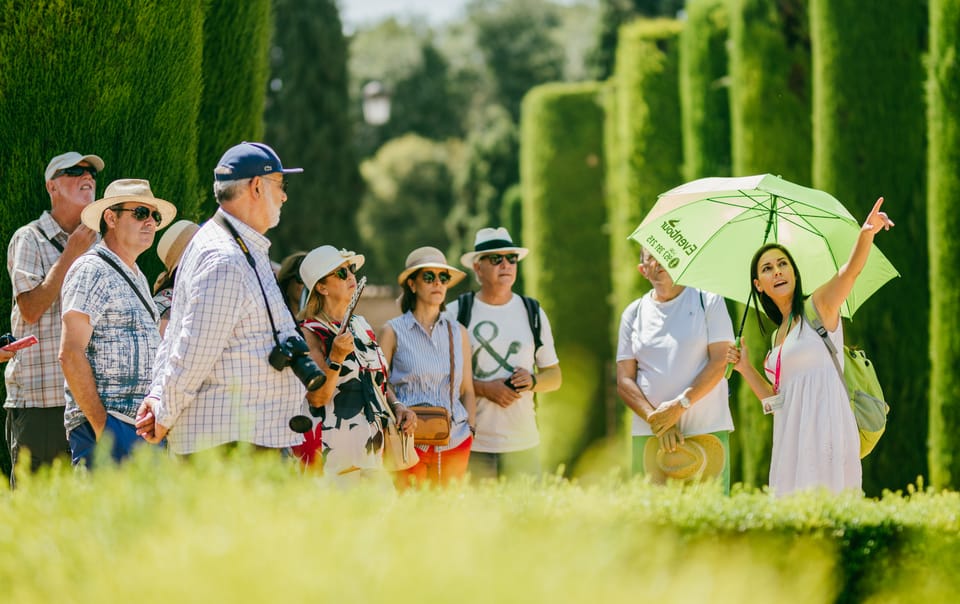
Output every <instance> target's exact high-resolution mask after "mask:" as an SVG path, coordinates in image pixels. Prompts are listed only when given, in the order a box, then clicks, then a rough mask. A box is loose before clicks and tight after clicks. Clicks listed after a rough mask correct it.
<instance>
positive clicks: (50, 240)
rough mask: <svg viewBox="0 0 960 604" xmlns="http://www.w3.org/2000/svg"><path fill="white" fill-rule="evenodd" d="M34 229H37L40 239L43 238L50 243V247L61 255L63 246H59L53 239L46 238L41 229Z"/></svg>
mask: <svg viewBox="0 0 960 604" xmlns="http://www.w3.org/2000/svg"><path fill="white" fill-rule="evenodd" d="M36 228H37V232H38V233H40V236H41V237H43V238H44V239H46V240H47V241H49V242H50V245H52V246H53V247H55V248H57V251H58V252H60V253H61V254H62V253H63V246H62V245H60V242H59V241H57V240H56V239H54V238H53V237H48V236H47V234H46V233H44V232H43V229H41V228H40V227H39V226H37V227H36Z"/></svg>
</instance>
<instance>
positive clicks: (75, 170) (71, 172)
mask: <svg viewBox="0 0 960 604" xmlns="http://www.w3.org/2000/svg"><path fill="white" fill-rule="evenodd" d="M84 172H87V173H89V174H90V176H91V177H92V178H96V177H97V169H96V168H94V167H93V166H70V167H69V168H63V169H61V170H57V171H56V172H54V173H53V177H54V178H60V177H61V176H73V177H77V176H83V173H84Z"/></svg>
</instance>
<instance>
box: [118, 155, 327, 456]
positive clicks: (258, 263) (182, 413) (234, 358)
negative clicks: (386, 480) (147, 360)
mask: <svg viewBox="0 0 960 604" xmlns="http://www.w3.org/2000/svg"><path fill="white" fill-rule="evenodd" d="M302 171H303V170H302V169H300V168H292V169H284V168H283V166H282V164H281V163H280V158H279V157H278V156H277V154H276V153H275V152H274V151H273V149H271V148H270V147H268V146H267V145H264V144H262V143H246V142H244V143H241V144H239V145H236V146H234V147H231V148H230V149H228V150H227V152H226V153H224V155H223V157H221V158H220V161H219V162H218V165H217V167H216V169H215V170H214V177H215V181H214V194H215V196H216V198H217V203H219V204H220V208H219V210H217V212H216V214H215V215H214V217H213V218H212V219H210V220H208V221H207V222H206V224H204V225H203V226H202V227H201V228H200V230H199V231H197V233H196V235H194V237H193V239H192V240H191V241H190V243H189V244H188V246H187V249H186V250H185V251H184V254H183V258H182V259H181V261H180V268H179V272H178V274H177V281H176V284H175V285H174V292H173V306H172V309H171V314H170V322H169V324H168V325H167V331H166V334H165V337H164V340H163V343H162V344H161V345H160V351H159V353H158V354H157V364H156V369H155V370H154V379H153V384H152V386H151V388H150V394H149V395H148V396H147V397H146V399H144V401H143V404H142V405H141V406H140V410H139V412H138V414H137V418H138V419H137V428H138V433H139V434H140V435H141V436H143V437H144V438H145V439H146V440H147V441H149V442H153V443H157V442H159V441H160V440H162V439H163V438H164V437H165V436H166V437H167V443H168V445H169V447H170V450H171V451H173V452H174V453H177V454H181V455H187V454H191V453H196V452H198V451H202V450H205V449H210V448H214V447H219V446H221V445H228V446H232V445H233V444H235V443H250V444H252V445H254V446H255V447H256V448H260V449H283V448H286V447H290V446H293V445H297V444H300V443H301V442H302V441H303V436H302V435H301V434H299V433H297V432H294V431H293V430H292V429H291V428H290V426H289V421H290V419H291V418H293V417H294V416H296V415H298V414H299V413H300V410H301V404H302V402H303V397H304V392H307V387H319V386H318V385H317V384H316V383H315V381H314V382H311V383H310V385H309V386H307V387H305V385H306V384H307V381H309V379H312V380H316V379H318V378H316V373H317V372H319V369H317V368H316V365H315V364H312V361H310V360H309V356H307V353H306V346H305V344H304V348H303V349H302V350H303V354H302V355H300V354H297V353H296V351H292V350H291V349H290V344H291V342H299V343H301V344H302V343H303V340H302V337H301V336H300V335H299V334H298V332H297V331H296V325H295V323H294V320H293V317H292V316H291V314H290V312H289V310H288V309H287V307H286V304H285V303H284V300H283V295H282V294H281V292H280V288H279V286H278V285H277V281H276V279H275V278H274V274H273V268H272V266H271V264H270V258H269V256H268V251H269V248H270V240H269V239H267V238H266V236H265V235H264V234H265V233H266V232H267V231H268V230H269V229H271V228H273V227H275V226H276V225H277V223H278V222H279V220H280V208H281V206H282V205H283V203H284V202H285V201H286V200H287V194H286V183H285V182H284V175H285V174H291V173H296V172H302ZM298 350H299V349H298ZM287 352H292V353H293V354H290V355H289V357H288V356H287V355H286V353H287ZM284 359H286V360H287V361H292V363H291V362H284ZM305 364H310V365H312V367H306V365H305ZM293 367H297V368H298V371H299V370H300V368H303V367H306V368H305V371H306V372H307V373H304V371H300V373H301V376H298V375H295V374H294V371H293V370H292V368H293ZM319 373H320V374H321V376H322V372H319ZM301 379H304V380H306V381H303V382H302V381H301ZM322 379H323V378H322V377H320V378H319V380H321V383H322ZM313 395H314V391H312V390H311V391H309V392H307V398H308V399H309V398H310V397H312V396H313Z"/></svg>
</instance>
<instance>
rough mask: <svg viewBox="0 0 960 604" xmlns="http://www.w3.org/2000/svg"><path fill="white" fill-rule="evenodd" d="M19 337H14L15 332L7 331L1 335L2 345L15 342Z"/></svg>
mask: <svg viewBox="0 0 960 604" xmlns="http://www.w3.org/2000/svg"><path fill="white" fill-rule="evenodd" d="M16 341H17V339H16V338H15V337H13V334H9V333H5V334H3V335H2V336H0V346H7V345H8V344H13V343H14V342H16Z"/></svg>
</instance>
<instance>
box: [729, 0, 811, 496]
mask: <svg viewBox="0 0 960 604" xmlns="http://www.w3.org/2000/svg"><path fill="white" fill-rule="evenodd" d="M729 7H730V45H729V50H730V125H731V143H732V149H733V174H734V175H737V176H746V175H750V174H760V173H765V172H769V173H772V174H778V175H780V176H783V177H784V178H786V179H788V180H792V181H794V182H797V183H800V184H806V185H809V184H810V165H811V159H810V154H811V147H812V132H811V125H810V96H811V77H810V38H809V33H808V29H807V15H806V0H732V1H731V2H730V4H729ZM760 239H762V234H760V235H759V236H758V244H757V247H760V243H759V240H760ZM749 286H750V284H749V283H744V287H749ZM735 306H736V312H735V313H734V329H735V330H736V329H738V328H739V327H740V320H741V318H742V315H743V310H744V308H743V306H742V305H739V304H738V305H735ZM766 333H767V334H769V333H770V332H769V331H767V332H766ZM743 334H744V338H745V339H746V341H747V342H748V349H749V350H750V360H751V362H752V363H753V364H754V365H755V366H757V367H759V366H760V364H761V363H762V362H763V357H764V355H765V354H766V350H767V348H768V347H769V345H768V344H767V343H768V342H769V338H768V335H763V334H761V331H760V328H759V326H758V324H757V320H756V317H755V314H754V311H753V308H752V307H751V310H750V318H749V320H748V321H747V323H746V327H745V329H744V332H743ZM736 379H737V380H738V382H739V385H738V386H737V387H736V404H735V405H732V406H733V411H734V424H735V426H736V431H735V432H734V439H733V445H732V446H731V449H732V453H733V456H734V461H733V464H732V465H733V470H734V478H735V479H738V480H742V481H743V482H745V483H746V484H748V485H755V486H758V485H762V484H766V483H767V479H768V475H769V473H770V453H771V446H772V441H773V424H772V422H771V421H770V418H769V417H768V416H765V415H763V412H762V411H761V408H760V403H759V401H757V397H756V396H755V395H754V394H753V391H751V390H750V387H749V386H747V384H746V383H745V382H743V380H740V379H739V376H737V377H736Z"/></svg>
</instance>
